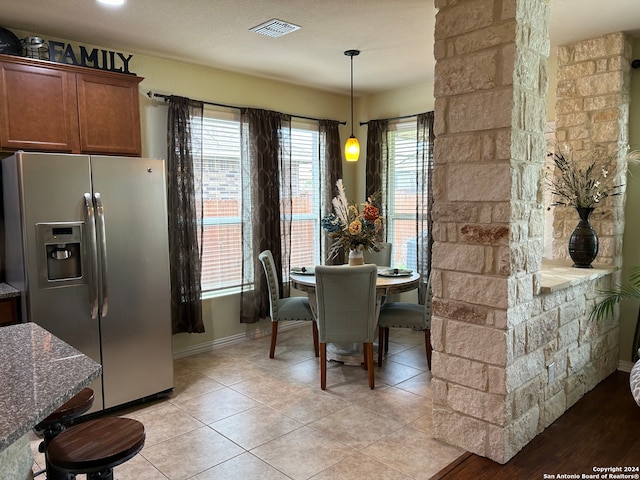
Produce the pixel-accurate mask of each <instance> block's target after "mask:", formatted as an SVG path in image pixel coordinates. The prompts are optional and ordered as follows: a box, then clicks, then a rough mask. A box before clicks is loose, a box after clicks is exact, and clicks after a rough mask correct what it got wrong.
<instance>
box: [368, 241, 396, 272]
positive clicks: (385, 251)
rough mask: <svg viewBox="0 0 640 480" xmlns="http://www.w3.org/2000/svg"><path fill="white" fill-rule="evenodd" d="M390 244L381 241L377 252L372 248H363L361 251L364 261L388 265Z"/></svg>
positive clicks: (389, 262)
mask: <svg viewBox="0 0 640 480" xmlns="http://www.w3.org/2000/svg"><path fill="white" fill-rule="evenodd" d="M391 246H392V245H391V244H390V243H381V244H380V251H379V252H374V251H373V250H371V251H370V250H365V251H364V252H363V255H364V263H375V264H376V265H381V266H384V267H390V266H391Z"/></svg>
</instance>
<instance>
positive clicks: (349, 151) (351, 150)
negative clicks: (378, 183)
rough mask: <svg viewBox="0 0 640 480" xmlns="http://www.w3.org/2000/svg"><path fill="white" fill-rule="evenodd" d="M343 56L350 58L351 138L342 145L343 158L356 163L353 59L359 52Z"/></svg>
mask: <svg viewBox="0 0 640 480" xmlns="http://www.w3.org/2000/svg"><path fill="white" fill-rule="evenodd" d="M344 54H345V55H346V56H348V57H351V136H350V137H349V139H348V140H347V143H345V145H344V158H345V160H346V161H347V162H357V161H358V158H360V142H358V139H357V138H356V137H355V135H354V134H353V57H355V56H356V55H360V50H347V51H346V52H344Z"/></svg>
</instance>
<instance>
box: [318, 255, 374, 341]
mask: <svg viewBox="0 0 640 480" xmlns="http://www.w3.org/2000/svg"><path fill="white" fill-rule="evenodd" d="M315 273H316V298H317V301H318V334H319V340H320V342H322V343H326V342H363V343H367V342H373V340H374V338H375V331H376V325H377V323H378V319H377V316H376V276H377V275H376V273H377V269H376V266H375V265H359V266H353V267H351V266H346V265H340V266H322V265H319V266H317V267H316V269H315Z"/></svg>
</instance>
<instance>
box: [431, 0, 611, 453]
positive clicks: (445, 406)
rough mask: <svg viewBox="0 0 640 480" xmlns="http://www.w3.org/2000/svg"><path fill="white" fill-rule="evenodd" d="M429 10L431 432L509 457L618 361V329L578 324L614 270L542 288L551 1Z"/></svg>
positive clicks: (445, 4)
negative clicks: (433, 13) (432, 15)
mask: <svg viewBox="0 0 640 480" xmlns="http://www.w3.org/2000/svg"><path fill="white" fill-rule="evenodd" d="M436 7H437V8H438V9H439V12H438V14H437V17H436V28H435V56H436V72H435V78H436V80H435V89H434V92H435V97H436V103H435V130H436V144H435V169H434V185H435V191H434V207H433V218H434V232H433V234H434V250H433V288H434V300H433V312H434V316H433V319H432V337H431V338H432V343H433V347H434V354H433V368H432V374H433V380H432V384H433V424H434V436H435V437H436V438H438V439H441V440H444V441H446V442H448V443H452V444H455V445H457V446H459V447H462V448H464V449H466V450H469V451H471V452H474V453H477V454H479V455H482V456H486V457H489V458H491V459H493V460H495V461H497V462H500V463H506V462H507V461H508V460H509V459H510V458H512V457H513V456H514V455H515V454H516V453H517V452H518V451H519V450H520V449H521V448H522V447H524V446H525V445H526V444H527V443H528V442H529V441H531V440H532V439H533V438H534V437H535V436H536V435H537V434H538V433H539V432H541V431H542V430H544V428H546V427H547V426H548V425H549V424H550V423H551V422H553V421H554V420H555V419H557V418H558V417H559V416H560V415H562V413H564V411H566V410H567V409H568V408H569V407H570V406H571V405H573V403H575V402H576V401H577V400H578V399H579V398H580V397H582V395H584V393H585V392H586V391H588V390H589V389H591V388H593V387H594V386H595V385H596V384H597V383H598V382H599V381H600V380H601V379H603V378H604V377H606V376H607V375H608V373H610V372H611V371H613V370H614V369H615V366H616V364H617V359H618V351H617V350H618V338H617V337H618V327H617V321H615V320H611V321H609V322H605V323H602V324H595V323H590V322H588V320H587V317H588V313H589V312H590V311H591V308H592V306H593V305H594V303H595V301H596V292H597V291H598V290H599V289H601V288H604V287H606V286H607V285H608V284H609V283H608V282H609V281H610V276H607V277H604V278H600V279H597V280H591V281H588V282H584V283H582V284H579V285H576V286H572V287H569V288H566V289H563V290H560V291H557V292H553V293H546V294H540V293H539V292H540V281H541V274H540V270H541V261H542V248H543V239H542V229H543V208H542V188H543V187H542V185H543V182H542V165H543V163H544V159H545V154H546V142H545V139H544V129H545V123H546V111H545V95H546V89H547V83H548V82H547V71H546V56H547V54H548V48H549V47H548V45H549V36H548V30H547V28H548V27H547V25H548V16H549V3H548V2H547V1H546V0H436ZM551 363H555V378H554V379H550V378H549V374H548V369H547V366H548V365H549V364H551ZM551 380H552V381H551Z"/></svg>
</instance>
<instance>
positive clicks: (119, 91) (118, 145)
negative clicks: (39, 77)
mask: <svg viewBox="0 0 640 480" xmlns="http://www.w3.org/2000/svg"><path fill="white" fill-rule="evenodd" d="M76 78H77V88H78V115H79V117H80V148H81V150H82V152H83V153H111V154H121V155H132V156H140V155H141V150H142V147H141V142H140V105H139V99H138V83H139V82H140V81H141V80H142V79H141V78H140V77H134V76H132V77H124V76H122V77H120V78H115V77H114V76H105V77H102V76H99V75H91V74H77V77H76Z"/></svg>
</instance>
